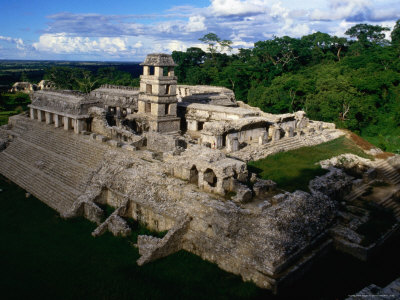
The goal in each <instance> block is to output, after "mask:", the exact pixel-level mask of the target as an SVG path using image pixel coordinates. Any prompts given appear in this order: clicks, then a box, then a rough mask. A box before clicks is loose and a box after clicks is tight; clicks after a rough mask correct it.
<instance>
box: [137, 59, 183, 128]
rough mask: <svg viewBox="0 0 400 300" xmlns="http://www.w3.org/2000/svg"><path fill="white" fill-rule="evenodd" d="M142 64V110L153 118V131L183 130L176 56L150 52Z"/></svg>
mask: <svg viewBox="0 0 400 300" xmlns="http://www.w3.org/2000/svg"><path fill="white" fill-rule="evenodd" d="M141 65H142V66H143V75H141V76H140V92H139V98H138V110H139V114H143V115H145V116H146V117H147V119H148V120H149V125H150V131H155V132H177V131H179V129H180V118H179V117H177V114H176V109H177V102H178V99H177V97H176V83H177V78H176V77H175V74H174V67H175V66H176V64H175V62H174V60H173V59H172V56H171V55H168V54H159V53H157V54H149V55H147V57H146V59H145V61H144V62H143V63H141Z"/></svg>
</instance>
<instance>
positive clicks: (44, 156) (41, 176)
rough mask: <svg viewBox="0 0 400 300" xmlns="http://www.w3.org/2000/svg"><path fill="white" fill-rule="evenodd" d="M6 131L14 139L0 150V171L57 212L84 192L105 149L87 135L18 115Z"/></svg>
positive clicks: (67, 209)
mask: <svg viewBox="0 0 400 300" xmlns="http://www.w3.org/2000/svg"><path fill="white" fill-rule="evenodd" d="M9 132H10V134H11V135H13V136H14V139H13V141H12V142H11V143H10V145H9V146H8V147H7V148H6V149H5V150H4V151H2V152H0V173H2V174H3V175H4V176H6V177H7V178H9V179H10V180H12V181H13V182H15V183H16V184H18V185H19V186H20V187H22V188H23V189H25V190H26V191H28V192H30V193H31V194H33V195H34V196H35V197H37V198H39V199H40V200H42V201H43V202H45V203H46V204H47V205H49V206H50V207H52V208H53V209H55V210H57V211H58V212H60V213H63V212H66V211H69V210H70V208H71V206H72V204H73V203H74V201H75V200H76V199H77V198H78V197H79V196H80V195H81V194H82V193H83V192H84V191H85V189H86V185H87V182H88V180H90V178H91V176H92V174H93V171H94V170H95V169H96V168H97V167H98V166H99V164H100V163H101V162H102V159H103V157H104V155H105V153H106V151H107V150H108V149H109V147H108V146H107V145H104V144H102V143H97V142H95V141H91V140H90V139H89V137H88V136H84V135H77V134H75V133H74V132H73V131H64V130H63V129H62V128H54V127H53V126H50V125H46V124H44V123H39V122H38V121H36V120H30V119H28V118H26V117H22V116H21V117H19V118H16V119H14V120H13V127H12V129H11V130H10V131H9Z"/></svg>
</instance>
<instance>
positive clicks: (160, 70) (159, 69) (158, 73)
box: [154, 67, 164, 77]
mask: <svg viewBox="0 0 400 300" xmlns="http://www.w3.org/2000/svg"><path fill="white" fill-rule="evenodd" d="M163 73H164V68H163V67H154V75H155V76H157V77H161V76H163Z"/></svg>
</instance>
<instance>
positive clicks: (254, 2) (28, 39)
mask: <svg viewBox="0 0 400 300" xmlns="http://www.w3.org/2000/svg"><path fill="white" fill-rule="evenodd" d="M397 19H400V1H399V0H319V1H310V0H302V1H295V0H196V1H190V0H172V1H165V0H164V1H160V0H151V1H143V0H140V1H136V0H130V1H129V0H114V1H113V0H97V1H91V0H90V1H87V0H80V1H79V0H64V1H58V0H53V1H42V0H30V1H25V0H0V59H59V60H108V61H140V60H142V59H143V58H144V57H145V56H146V54H147V53H151V52H165V53H170V52H172V51H173V50H186V48H188V47H193V46H194V47H205V46H204V45H202V44H201V43H200V42H199V40H198V39H199V38H200V37H202V36H203V35H204V34H206V33H208V32H214V33H216V34H217V35H218V36H220V37H221V38H223V39H230V40H232V41H233V46H234V50H233V51H237V49H239V48H249V47H252V46H253V44H254V42H257V41H260V40H267V39H270V38H272V37H273V36H274V35H275V36H283V35H289V36H292V37H301V36H303V35H306V34H311V33H313V32H316V31H322V32H326V33H329V34H332V35H337V36H343V35H344V32H345V31H346V29H348V28H349V27H351V26H353V25H355V24H358V23H370V24H378V25H383V26H388V27H391V28H392V27H393V26H394V23H395V21H396V20H397Z"/></svg>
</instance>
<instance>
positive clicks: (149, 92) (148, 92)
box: [146, 84, 152, 94]
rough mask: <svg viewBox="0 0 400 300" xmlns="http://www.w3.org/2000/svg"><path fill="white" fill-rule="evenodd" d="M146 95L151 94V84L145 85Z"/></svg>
mask: <svg viewBox="0 0 400 300" xmlns="http://www.w3.org/2000/svg"><path fill="white" fill-rule="evenodd" d="M146 93H147V94H152V87H151V84H146Z"/></svg>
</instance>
